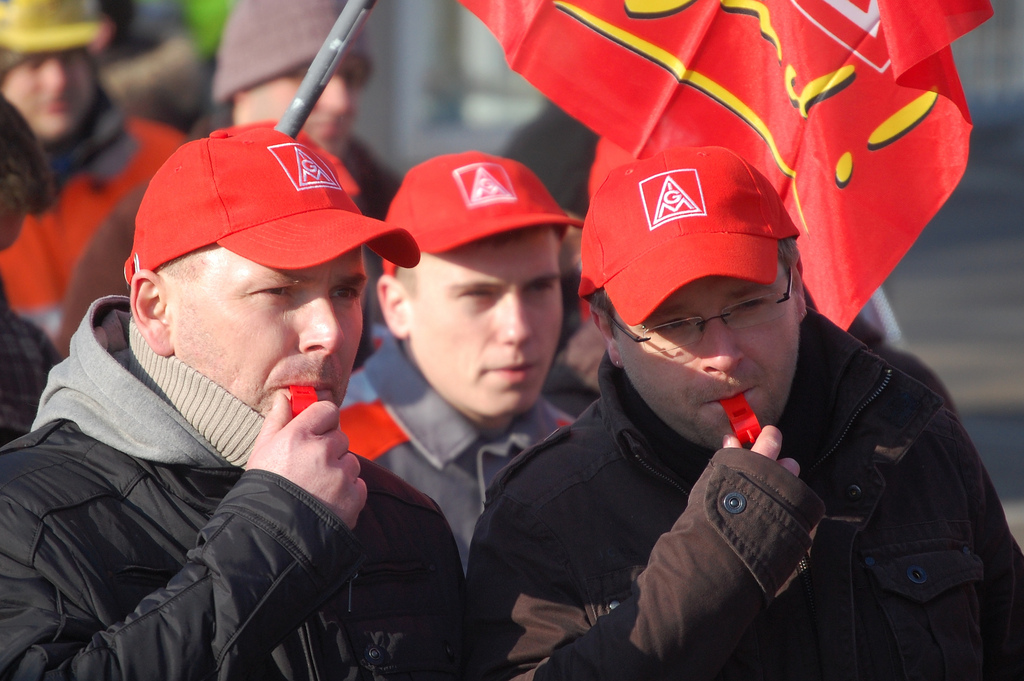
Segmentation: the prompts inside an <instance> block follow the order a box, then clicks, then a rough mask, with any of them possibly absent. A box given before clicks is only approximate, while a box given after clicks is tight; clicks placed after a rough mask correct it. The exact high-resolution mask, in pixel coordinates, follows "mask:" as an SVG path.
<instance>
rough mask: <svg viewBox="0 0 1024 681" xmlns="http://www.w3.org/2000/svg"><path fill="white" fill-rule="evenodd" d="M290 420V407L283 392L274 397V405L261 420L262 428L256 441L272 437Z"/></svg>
mask: <svg viewBox="0 0 1024 681" xmlns="http://www.w3.org/2000/svg"><path fill="white" fill-rule="evenodd" d="M291 420H292V405H291V402H289V401H288V398H287V397H286V396H285V394H284V393H283V392H278V393H277V394H275V395H274V404H273V405H271V407H270V411H268V412H267V413H266V415H265V416H264V418H263V428H262V429H261V430H260V434H259V437H258V438H257V441H259V440H262V439H264V438H269V437H273V436H274V435H275V434H276V433H277V432H278V431H279V430H281V429H282V428H284V427H285V426H286V425H288V422H289V421H291Z"/></svg>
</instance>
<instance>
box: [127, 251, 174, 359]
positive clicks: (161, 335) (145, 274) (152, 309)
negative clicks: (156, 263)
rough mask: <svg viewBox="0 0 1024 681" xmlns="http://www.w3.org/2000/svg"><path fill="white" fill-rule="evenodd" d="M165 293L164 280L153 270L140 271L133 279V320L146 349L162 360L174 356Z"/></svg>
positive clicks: (167, 297)
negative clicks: (147, 345)
mask: <svg viewBox="0 0 1024 681" xmlns="http://www.w3.org/2000/svg"><path fill="white" fill-rule="evenodd" d="M168 289H169V282H168V281H167V279H166V278H164V277H161V276H160V275H159V274H157V273H156V272H153V271H152V270H139V271H138V272H136V273H135V275H134V276H133V277H132V283H131V308H132V318H133V319H134V320H135V325H136V326H137V327H138V328H139V333H141V334H142V337H143V338H145V339H146V342H147V343H148V344H149V347H151V348H152V349H153V352H155V353H156V354H158V355H160V356H161V357H170V356H171V355H173V354H174V342H173V338H172V334H171V306H170V305H169V304H168V303H169V294H170V291H169V290H168Z"/></svg>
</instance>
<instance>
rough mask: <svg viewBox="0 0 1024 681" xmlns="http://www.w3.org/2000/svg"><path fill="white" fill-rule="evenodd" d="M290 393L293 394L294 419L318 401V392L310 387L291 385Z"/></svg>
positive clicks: (289, 387)
mask: <svg viewBox="0 0 1024 681" xmlns="http://www.w3.org/2000/svg"><path fill="white" fill-rule="evenodd" d="M288 392H290V393H291V394H292V417H293V418H294V417H296V416H298V415H299V414H301V413H302V410H303V409H305V408H306V407H308V406H309V405H311V404H313V403H314V402H316V401H317V396H316V391H315V390H313V388H312V386H308V385H290V386H288Z"/></svg>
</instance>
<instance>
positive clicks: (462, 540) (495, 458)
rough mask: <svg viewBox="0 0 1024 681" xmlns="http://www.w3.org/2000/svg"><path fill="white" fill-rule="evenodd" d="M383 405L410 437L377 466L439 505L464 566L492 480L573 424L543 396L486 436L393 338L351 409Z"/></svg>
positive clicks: (360, 376)
mask: <svg viewBox="0 0 1024 681" xmlns="http://www.w3.org/2000/svg"><path fill="white" fill-rule="evenodd" d="M377 400H379V401H380V402H381V404H382V405H383V407H384V409H385V410H386V411H387V412H388V414H389V415H390V417H391V418H392V419H393V420H394V421H395V423H396V424H397V425H398V426H399V427H400V428H401V429H402V430H403V431H404V433H405V434H406V435H407V436H408V437H409V440H408V441H407V442H403V443H401V444H399V445H397V446H395V447H392V448H391V449H390V450H388V451H387V452H385V453H383V454H382V455H381V456H379V457H378V458H376V459H375V461H376V462H377V463H379V464H381V465H382V466H384V467H385V468H388V469H389V470H391V471H392V472H394V473H396V474H397V475H399V476H400V477H401V478H403V479H404V480H405V481H406V482H408V483H410V484H411V485H413V486H414V487H416V488H417V489H419V490H420V491H421V492H423V493H425V494H427V495H428V496H430V497H431V498H432V499H434V500H435V501H436V502H437V503H438V505H439V506H440V507H441V510H442V511H444V514H445V517H447V519H448V523H449V524H450V525H451V526H452V532H453V533H454V534H455V540H456V542H457V543H458V546H459V553H460V555H461V557H462V564H463V568H465V566H466V561H467V559H468V557H469V542H470V540H471V539H472V536H473V528H474V527H475V525H476V520H477V518H478V517H479V516H480V513H481V512H482V511H483V508H484V498H485V495H486V491H487V486H488V485H489V484H490V482H491V480H493V479H494V477H495V476H496V475H497V474H498V471H500V470H501V469H502V468H503V467H504V466H505V465H506V464H507V463H508V462H509V461H510V460H511V459H512V457H514V456H515V455H516V454H518V453H519V452H521V451H523V450H524V449H526V448H527V447H529V446H530V445H533V444H534V443H537V442H540V441H541V440H543V439H544V438H545V437H547V436H548V435H549V434H551V433H552V432H553V431H554V430H555V429H556V428H557V427H558V426H559V425H562V424H566V423H569V422H570V421H571V420H572V419H571V418H570V417H569V416H567V415H565V414H563V413H562V412H561V411H559V410H558V409H556V408H555V407H554V406H553V405H551V404H550V403H549V402H547V400H545V399H544V398H540V399H539V400H538V401H537V403H536V404H534V405H533V407H531V408H530V409H529V410H528V411H526V412H525V413H523V414H521V415H519V416H517V417H516V418H515V419H514V420H513V421H512V423H511V424H510V425H509V427H508V428H506V429H505V430H504V431H502V432H500V433H482V432H480V431H479V430H477V429H476V427H475V426H474V425H473V424H472V423H470V421H469V420H468V419H466V417H465V416H463V415H462V414H461V413H459V412H458V411H457V410H456V409H455V408H454V407H452V406H451V405H450V404H448V402H446V401H445V400H444V398H442V397H441V396H440V395H439V394H438V393H437V392H435V391H434V389H433V388H431V386H430V385H429V384H428V383H427V381H426V379H425V378H424V377H423V374H422V373H420V371H419V369H417V368H416V366H415V365H413V363H412V362H410V361H409V358H408V357H407V356H406V355H405V353H404V352H403V351H402V348H401V347H400V345H399V343H398V342H397V341H395V340H394V339H393V338H391V337H390V336H389V337H386V338H385V339H384V342H383V344H382V345H381V347H380V349H379V350H377V351H376V352H375V353H374V354H373V355H372V356H371V357H370V358H369V359H368V360H367V361H366V364H365V365H364V366H363V369H362V370H361V371H359V372H357V373H356V374H354V375H353V376H352V380H351V382H350V383H349V388H348V394H347V395H346V396H345V403H344V405H343V406H346V407H347V406H350V405H353V404H358V403H369V402H375V401H377ZM356 453H357V454H358V453H360V452H358V451H356Z"/></svg>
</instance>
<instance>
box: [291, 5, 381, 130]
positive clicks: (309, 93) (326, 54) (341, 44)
mask: <svg viewBox="0 0 1024 681" xmlns="http://www.w3.org/2000/svg"><path fill="white" fill-rule="evenodd" d="M280 1H281V2H287V1H288V0H280ZM376 2H377V0H348V2H347V3H346V4H345V7H344V9H342V10H341V14H339V15H338V20H337V21H335V22H334V28H332V29H331V32H330V33H329V34H328V35H327V39H326V40H324V44H323V45H322V46H321V47H320V51H319V52H317V54H316V57H315V58H314V59H313V63H312V64H311V65H310V67H309V70H308V71H306V76H305V77H304V78H303V79H302V83H301V84H300V85H299V90H298V92H296V93H295V98H294V99H292V103H291V104H289V105H288V110H287V111H285V112H284V115H283V116H281V120H280V121H278V122H277V125H276V126H274V129H275V130H277V131H279V132H283V133H284V134H286V135H288V136H289V137H295V136H296V135H298V134H299V130H301V129H302V126H303V125H305V123H306V119H307V118H309V112H310V111H312V110H313V106H314V105H315V104H316V101H317V100H318V99H319V98H320V95H321V94H322V93H323V91H324V88H325V87H327V82H328V81H329V80H330V79H331V78H332V77H333V76H334V72H335V71H336V70H337V68H338V62H340V61H341V57H342V55H343V54H344V53H345V50H346V49H347V48H348V46H349V45H351V44H352V41H353V39H354V38H355V36H356V34H357V33H359V29H360V28H362V26H363V23H364V22H365V21H366V19H367V17H369V16H370V10H372V9H373V6H374V4H376Z"/></svg>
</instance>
